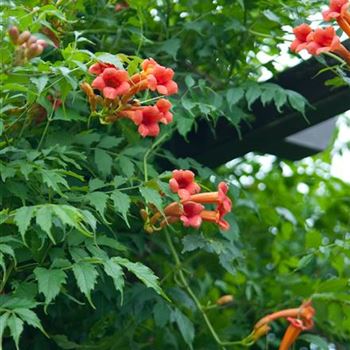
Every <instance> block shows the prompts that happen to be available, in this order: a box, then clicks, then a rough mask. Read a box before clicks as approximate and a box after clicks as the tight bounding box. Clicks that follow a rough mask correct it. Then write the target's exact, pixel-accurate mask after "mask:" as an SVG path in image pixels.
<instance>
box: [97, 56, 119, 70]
mask: <svg viewBox="0 0 350 350" xmlns="http://www.w3.org/2000/svg"><path fill="white" fill-rule="evenodd" d="M96 57H97V58H98V60H99V61H100V62H104V63H110V64H114V65H115V66H116V67H118V68H119V69H124V67H123V64H122V62H121V61H120V59H119V58H118V56H117V55H112V54H110V53H106V52H101V53H100V52H97V53H96Z"/></svg>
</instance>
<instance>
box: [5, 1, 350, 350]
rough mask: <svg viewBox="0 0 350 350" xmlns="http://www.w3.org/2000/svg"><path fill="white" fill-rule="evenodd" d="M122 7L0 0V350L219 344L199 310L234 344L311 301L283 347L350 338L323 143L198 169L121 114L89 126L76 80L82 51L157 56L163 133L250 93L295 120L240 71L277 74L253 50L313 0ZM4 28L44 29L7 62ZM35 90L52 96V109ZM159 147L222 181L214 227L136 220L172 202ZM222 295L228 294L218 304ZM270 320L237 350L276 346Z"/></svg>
mask: <svg viewBox="0 0 350 350" xmlns="http://www.w3.org/2000/svg"><path fill="white" fill-rule="evenodd" d="M128 4H129V7H128V8H127V9H124V10H122V11H119V12H118V11H115V10H114V6H115V2H114V1H89V0H86V1H82V0H77V1H74V2H73V1H57V2H55V3H53V2H49V1H39V0H38V1H34V0H33V1H31V0H28V1H3V2H2V3H1V5H0V6H1V16H2V31H1V39H2V46H1V48H0V55H1V67H2V70H1V75H0V79H1V84H2V89H1V90H2V93H1V109H0V111H1V120H0V131H1V137H2V139H1V143H0V176H1V182H0V201H1V212H0V225H1V226H0V232H1V234H0V270H1V272H0V277H1V278H0V280H1V283H0V293H1V295H0V339H1V340H2V341H1V343H2V347H3V349H6V350H7V349H15V348H16V347H17V348H19V349H101V350H103V349H106V350H110V349H130V348H131V349H163V348H174V349H184V348H194V349H218V348H223V346H221V345H220V344H218V342H217V341H216V340H215V337H213V333H212V332H210V331H209V330H208V328H207V325H206V323H205V322H204V319H203V317H202V316H203V314H205V315H206V317H208V318H209V319H210V322H211V324H212V326H213V328H214V329H215V332H216V334H217V335H218V336H219V337H220V339H222V340H227V341H228V340H239V339H243V338H244V337H245V336H247V335H248V334H249V333H250V331H251V329H252V326H253V325H254V323H255V322H256V321H257V320H258V318H259V317H261V316H263V315H265V314H267V313H269V312H271V311H273V310H277V309H280V308H285V307H294V306H297V305H299V304H300V302H301V301H302V300H303V299H305V298H308V297H310V296H312V298H313V300H314V305H315V308H316V309H317V315H316V327H315V329H314V330H313V332H312V334H307V335H304V336H303V337H302V338H303V340H300V341H299V342H298V345H297V346H296V347H297V348H300V347H302V346H304V347H310V344H311V343H313V344H314V345H312V346H314V348H315V346H316V347H318V348H319V349H327V348H328V344H335V346H336V349H349V346H348V344H349V341H350V333H349V330H350V295H349V278H350V276H349V273H350V272H349V259H350V253H349V252H350V251H349V239H350V237H349V217H350V216H349V211H350V207H349V185H348V184H345V183H343V182H341V181H340V180H338V179H335V178H332V177H331V176H330V170H329V163H330V157H329V155H330V151H328V152H326V153H325V154H322V155H320V156H317V157H315V158H313V159H312V160H310V161H309V162H308V163H304V162H301V163H289V162H281V161H280V160H275V161H274V162H273V166H272V168H271V170H270V171H269V172H267V173H266V172H265V173H264V172H263V173H262V170H261V163H260V162H259V158H257V157H252V156H247V157H244V158H242V159H239V160H237V161H236V162H235V163H234V165H233V166H229V165H228V166H222V167H220V168H219V169H215V170H212V169H208V168H206V167H203V166H201V165H200V164H198V163H197V162H195V161H194V160H192V159H188V158H186V159H178V158H174V157H173V156H172V155H171V154H169V153H168V152H166V151H165V150H164V149H163V148H162V147H161V143H158V145H155V144H154V143H153V144H152V141H150V140H149V139H145V140H141V139H140V138H139V136H138V135H137V133H136V132H135V131H134V130H133V128H132V127H131V125H129V124H128V123H127V122H125V123H123V122H121V123H118V124H114V125H110V126H105V125H100V124H99V122H98V121H95V120H92V121H91V123H89V122H88V119H89V110H88V106H87V102H86V98H85V96H84V95H83V93H82V92H81V91H80V89H79V83H81V82H82V81H86V80H89V79H91V76H90V75H89V74H88V73H87V69H88V67H89V65H91V64H92V63H93V62H95V61H96V60H98V57H100V59H103V60H105V61H110V62H113V63H116V62H117V63H118V64H119V63H120V62H122V63H124V65H125V66H127V65H128V67H129V69H130V71H133V70H135V67H136V66H137V64H138V63H139V62H140V58H147V57H154V58H155V59H156V60H157V61H158V62H159V63H160V64H162V65H164V66H169V67H172V68H173V69H174V70H175V72H176V75H175V80H176V81H177V82H178V84H179V86H180V90H181V91H180V93H179V94H178V95H177V96H175V97H173V98H172V103H173V104H174V109H173V112H174V116H175V118H174V123H173V125H172V126H168V127H167V128H163V130H162V134H161V135H160V138H159V139H162V140H166V139H167V138H169V137H171V133H172V132H173V131H175V130H177V131H178V132H179V133H180V134H182V135H184V136H185V135H186V134H187V133H188V131H189V130H191V129H192V128H195V126H196V123H197V121H198V120H199V119H207V120H210V122H212V123H215V122H216V121H217V119H218V118H219V117H223V118H227V119H228V120H229V121H230V122H231V123H232V124H233V125H235V126H236V127H238V125H239V122H240V121H242V120H245V121H249V120H251V118H253V116H252V115H251V111H250V107H251V105H252V104H253V103H254V102H255V101H257V100H259V99H260V100H261V101H262V103H263V104H269V103H274V104H275V105H276V107H277V108H278V109H279V110H281V111H282V110H283V109H285V108H294V109H296V110H297V111H299V112H301V113H304V110H305V106H306V104H307V102H306V101H305V99H304V98H303V97H302V96H300V95H298V94H296V93H295V92H292V91H287V90H283V89H282V88H280V87H279V86H277V85H274V84H272V83H258V82H257V79H258V78H259V77H260V75H261V72H262V69H263V68H266V69H268V70H270V71H271V72H272V73H275V72H276V69H275V67H274V65H273V62H269V63H267V64H262V63H261V62H260V61H259V59H258V58H257V54H258V53H259V52H261V51H264V52H265V53H267V54H268V55H271V56H274V55H278V53H279V51H278V50H279V49H278V46H277V44H278V43H280V42H281V37H282V36H283V35H284V31H283V30H282V26H283V25H295V24H298V23H299V22H300V20H301V19H302V18H306V17H307V16H308V15H310V14H312V13H314V12H315V11H317V10H318V8H319V6H320V5H322V4H325V1H306V2H301V1H294V0H286V1H265V0H239V1H220V0H218V1H209V0H208V1H207V0H186V1H181V0H179V1H170V0H167V1H143V0H138V1H136V0H135V1H134V0H132V1H131V0H130V1H128ZM10 25H17V26H18V27H19V28H20V30H26V29H28V30H30V31H31V32H32V33H35V35H37V36H38V37H42V38H44V39H46V40H49V39H50V38H48V37H47V36H45V35H44V34H43V33H42V29H43V28H49V29H50V30H51V31H52V32H53V34H54V36H52V35H51V39H55V37H56V38H59V40H60V42H59V47H58V48H55V47H54V46H53V45H51V46H50V47H49V48H47V49H46V50H45V52H44V54H43V55H41V56H40V57H37V58H35V59H32V60H31V61H29V62H28V63H26V64H25V65H22V66H13V65H12V62H13V55H14V47H13V45H12V44H11V43H10V41H9V38H8V36H7V34H6V32H7V28H8V27H9V26H10ZM46 34H47V32H46ZM115 54H121V55H119V56H118V57H119V58H117V57H116V56H115ZM116 60H118V61H116ZM48 95H51V96H54V98H55V97H57V98H60V99H62V102H63V104H62V106H61V107H59V108H58V109H57V110H55V109H54V108H53V107H52V104H50V103H49V101H48V99H47V96H48ZM40 113H44V115H46V118H44V121H42V122H38V120H37V118H38V115H41V114H40ZM300 117H301V118H302V115H301V116H300ZM189 147H190V145H189ZM164 157H166V158H167V159H168V160H169V161H170V163H171V166H172V167H173V168H183V169H187V168H188V169H193V170H194V171H195V172H196V173H197V174H198V178H199V181H200V183H201V184H202V185H204V186H206V187H208V188H215V185H216V184H217V183H218V182H219V181H220V180H227V181H229V182H230V183H231V197H232V199H233V200H234V213H233V214H231V215H230V218H229V220H230V223H231V230H230V231H229V232H226V233H220V232H218V229H217V228H216V227H214V226H209V225H208V226H203V229H201V230H200V231H199V232H197V231H195V230H189V229H186V230H185V229H183V228H181V227H178V226H175V228H174V230H172V231H171V232H170V234H169V233H165V232H158V233H154V234H153V235H148V234H147V233H146V232H145V231H144V229H143V222H142V220H141V218H140V215H139V210H140V209H141V208H144V206H145V203H151V204H153V205H155V206H156V207H158V208H161V207H162V206H163V204H164V203H165V202H166V200H169V199H171V198H172V197H171V194H170V193H169V191H168V190H167V181H168V179H169V173H168V172H167V170H172V169H173V168H169V169H163V168H162V167H161V165H160V164H162V163H161V162H159V159H162V158H164ZM145 164H146V169H147V171H148V174H147V176H146V178H145ZM286 166H288V167H289V168H290V173H291V175H290V176H285V173H284V172H283V171H282V170H283V168H285V167H286ZM300 169H302V170H300ZM242 176H246V177H249V178H250V185H249V186H247V185H244V184H242V183H241V179H242ZM300 183H303V184H305V185H307V188H308V192H307V193H300V191H298V188H299V189H300ZM304 188H305V186H304ZM160 190H161V191H162V192H164V193H165V196H164V197H162V196H160V195H159V191H160ZM304 192H305V191H304ZM191 293H192V294H191ZM225 294H230V295H233V297H234V301H233V303H232V304H230V305H226V306H218V305H217V304H216V300H217V299H218V298H219V297H220V296H222V295H225ZM285 326H286V325H285V323H283V322H277V323H275V324H274V325H273V329H272V330H271V332H270V333H269V334H268V336H267V338H266V339H262V340H259V342H258V343H256V344H254V345H253V347H252V348H254V349H266V348H269V349H274V348H277V347H278V344H279V340H280V339H281V336H282V334H283V331H284V328H285ZM230 348H234V349H241V348H242V345H241V344H236V345H231V346H230Z"/></svg>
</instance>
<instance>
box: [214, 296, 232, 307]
mask: <svg viewBox="0 0 350 350" xmlns="http://www.w3.org/2000/svg"><path fill="white" fill-rule="evenodd" d="M232 302H233V296H232V295H230V294H228V295H223V296H222V297H221V298H219V299H218V300H217V301H216V304H218V305H226V304H229V303H232Z"/></svg>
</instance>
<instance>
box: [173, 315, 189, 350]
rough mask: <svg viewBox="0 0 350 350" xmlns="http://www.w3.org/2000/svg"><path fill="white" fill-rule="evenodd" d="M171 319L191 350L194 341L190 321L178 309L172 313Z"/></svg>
mask: <svg viewBox="0 0 350 350" xmlns="http://www.w3.org/2000/svg"><path fill="white" fill-rule="evenodd" d="M172 317H173V318H174V321H175V322H176V324H177V326H178V327H179V330H180V333H181V335H182V337H183V339H184V341H185V342H186V344H187V345H188V346H189V347H190V348H191V349H192V343H193V339H194V326H193V323H192V321H191V320H190V319H189V318H188V317H187V316H186V315H184V314H183V313H182V312H181V311H180V310H179V309H175V311H174V312H173V313H172Z"/></svg>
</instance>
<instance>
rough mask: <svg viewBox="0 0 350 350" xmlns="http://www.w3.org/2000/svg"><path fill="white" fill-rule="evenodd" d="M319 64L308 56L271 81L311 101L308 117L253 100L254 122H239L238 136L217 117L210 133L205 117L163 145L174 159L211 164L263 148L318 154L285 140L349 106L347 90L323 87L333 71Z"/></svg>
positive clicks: (287, 155) (284, 155)
mask: <svg viewBox="0 0 350 350" xmlns="http://www.w3.org/2000/svg"><path fill="white" fill-rule="evenodd" d="M322 68H324V66H322V65H321V64H320V63H319V62H318V61H317V60H316V59H314V58H311V59H309V60H307V61H305V62H302V63H300V64H299V65H297V66H295V67H293V68H290V69H288V70H286V71H284V72H282V73H280V74H279V75H278V76H276V78H274V79H272V80H271V82H273V83H276V84H278V85H280V86H281V87H283V88H285V89H290V90H294V91H296V92H298V93H300V94H302V95H303V96H304V97H305V98H306V99H307V100H308V101H309V102H310V104H311V105H312V106H313V108H312V109H311V108H309V109H308V110H307V120H305V119H304V118H303V117H302V116H301V114H300V113H297V112H294V111H292V110H290V109H288V110H286V111H285V112H284V113H282V114H281V113H279V112H278V111H277V110H276V108H275V107H274V106H273V105H272V104H270V105H268V106H266V107H264V106H263V105H262V104H261V103H259V102H258V103H255V104H254V105H253V114H254V116H255V121H254V122H252V123H251V125H247V124H246V123H244V122H242V123H241V125H240V129H241V135H242V136H241V138H239V136H238V133H237V130H236V129H235V128H234V127H233V126H232V125H231V124H230V123H229V122H228V121H227V120H226V119H225V118H220V119H219V121H218V123H217V125H216V127H215V129H214V132H213V128H212V127H211V126H209V125H208V124H207V122H206V121H204V120H201V121H200V122H199V123H198V128H197V130H196V131H192V132H190V134H189V135H188V142H187V141H186V140H185V139H184V138H183V137H181V136H180V135H179V134H176V135H174V137H173V138H172V139H171V140H170V142H169V143H168V144H167V148H168V149H170V150H171V151H172V152H173V154H175V156H177V157H192V158H194V159H196V160H197V161H199V162H201V163H203V164H204V165H207V166H210V167H215V166H219V165H222V164H224V163H225V162H227V161H230V160H232V159H234V158H236V157H240V156H243V155H244V154H246V153H248V152H251V151H257V152H264V153H266V152H268V153H272V154H275V155H277V156H280V157H282V158H287V159H292V160H295V159H300V158H303V157H306V156H308V155H311V154H314V153H317V152H318V151H319V150H317V149H312V148H308V147H303V146H299V145H295V144H290V143H288V142H286V141H285V140H284V139H285V138H286V137H287V136H290V135H292V134H294V133H296V132H298V131H301V130H303V129H305V128H308V127H310V126H312V125H316V124H318V123H320V122H322V121H324V120H327V119H329V118H332V117H334V116H336V115H338V114H341V113H343V112H345V111H347V110H348V109H350V89H349V88H348V87H340V88H336V89H335V88H331V87H327V86H325V82H326V81H327V80H329V79H331V78H333V77H334V74H333V73H332V72H330V71H327V72H324V73H321V74H318V73H319V71H320V70H321V69H322ZM189 146H190V147H189Z"/></svg>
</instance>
